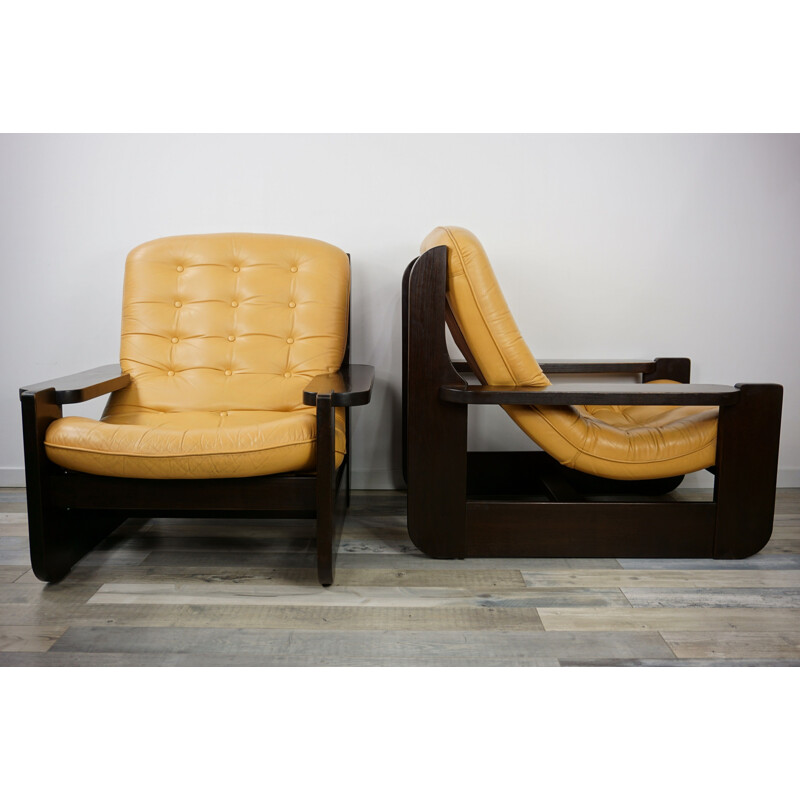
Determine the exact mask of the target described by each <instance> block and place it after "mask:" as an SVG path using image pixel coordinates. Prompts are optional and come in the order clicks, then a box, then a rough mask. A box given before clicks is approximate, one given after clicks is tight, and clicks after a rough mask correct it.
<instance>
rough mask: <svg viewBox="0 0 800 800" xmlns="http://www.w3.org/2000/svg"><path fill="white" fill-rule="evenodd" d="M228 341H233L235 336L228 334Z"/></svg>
mask: <svg viewBox="0 0 800 800" xmlns="http://www.w3.org/2000/svg"><path fill="white" fill-rule="evenodd" d="M228 341H229V342H235V341H236V337H235V336H229V337H228Z"/></svg>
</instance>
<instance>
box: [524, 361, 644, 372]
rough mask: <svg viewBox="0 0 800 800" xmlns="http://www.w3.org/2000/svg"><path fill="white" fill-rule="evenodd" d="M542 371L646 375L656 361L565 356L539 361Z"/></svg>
mask: <svg viewBox="0 0 800 800" xmlns="http://www.w3.org/2000/svg"><path fill="white" fill-rule="evenodd" d="M539 366H540V367H541V368H542V372H544V373H545V374H546V375H556V374H563V375H567V374H579V373H598V372H617V373H629V372H630V373H642V374H643V375H646V374H647V373H649V372H653V371H654V370H655V368H656V363H655V361H651V360H636V359H627V358H623V359H609V358H600V359H591V358H583V359H582V358H578V359H569V358H565V359H562V360H561V361H550V360H544V361H539Z"/></svg>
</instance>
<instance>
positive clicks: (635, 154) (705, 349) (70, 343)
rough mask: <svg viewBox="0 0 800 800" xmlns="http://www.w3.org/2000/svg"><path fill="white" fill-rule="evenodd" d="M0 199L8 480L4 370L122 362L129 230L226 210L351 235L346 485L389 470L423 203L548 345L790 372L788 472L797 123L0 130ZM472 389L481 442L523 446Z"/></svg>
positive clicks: (248, 226)
mask: <svg viewBox="0 0 800 800" xmlns="http://www.w3.org/2000/svg"><path fill="white" fill-rule="evenodd" d="M0 214H2V216H1V217H0V219H1V220H2V223H0V224H1V225H2V237H1V238H0V270H2V272H1V275H2V283H1V284H0V289H1V290H2V295H1V296H2V307H1V310H2V314H0V326H2V327H1V332H2V364H1V366H2V370H0V375H1V376H2V377H1V378H0V380H1V381H2V383H1V384H0V485H21V484H22V482H23V480H24V476H23V472H22V464H23V457H22V437H21V430H20V411H19V401H18V387H19V386H21V385H23V384H25V383H30V382H36V381H40V380H44V379H47V378H52V377H57V376H59V375H65V374H69V373H71V372H76V371H80V370H83V369H88V368H89V367H92V366H96V365H99V364H104V363H109V362H113V361H115V360H117V358H118V343H119V342H118V340H119V328H120V300H121V288H122V277H123V265H124V261H125V256H126V254H127V252H128V251H129V250H130V249H131V248H133V247H134V246H135V245H137V244H139V243H141V242H143V241H147V240H149V239H154V238H157V237H159V236H167V235H172V234H181V233H203V232H222V231H254V232H274V233H286V234H296V235H302V236H312V237H315V238H318V239H324V240H326V241H329V242H331V243H333V244H335V245H337V246H339V247H341V248H342V249H344V250H347V251H348V252H350V253H351V254H352V264H353V319H352V328H353V346H352V356H353V360H354V361H356V362H365V363H372V364H374V365H375V367H376V388H375V393H374V398H373V402H372V403H371V405H369V406H367V407H366V408H364V409H359V410H356V412H355V413H354V428H355V442H356V447H355V450H354V454H353V468H354V485H355V486H356V487H357V488H358V487H362V488H363V487H370V488H379V487H392V486H396V485H399V484H398V481H399V463H400V461H399V459H400V439H399V414H400V279H401V275H402V272H403V269H404V268H405V266H406V264H407V263H408V261H409V260H410V259H411V258H412V257H414V256H415V255H416V253H417V252H418V247H419V243H420V241H421V240H422V238H423V237H424V236H425V235H426V234H427V233H428V232H429V231H430V229H431V228H433V227H434V226H436V225H440V224H455V225H462V226H464V227H467V228H470V229H472V230H473V231H474V232H475V233H476V234H477V235H478V236H479V237H480V238H481V240H482V241H483V243H484V246H485V247H486V249H487V252H488V253H489V255H490V257H491V258H492V261H493V263H494V266H495V270H496V271H497V273H498V276H499V278H500V281H501V283H502V286H503V288H504V291H505V293H506V296H507V298H508V300H509V304H510V305H511V308H512V310H513V311H514V313H515V315H516V316H517V320H518V323H519V325H520V328H521V329H522V332H523V334H524V335H525V337H526V339H527V341H528V343H529V344H530V346H531V349H532V350H533V352H534V353H535V354H537V355H539V356H541V357H552V358H555V357H564V358H602V357H616V358H618V357H653V356H690V357H691V358H692V363H693V379H694V380H695V381H698V382H715V383H734V382H740V381H776V382H780V383H783V384H784V387H785V399H784V417H783V436H782V443H781V461H780V463H781V473H780V483H781V485H784V486H798V485H800V419H798V401H800V367H799V366H798V356H797V348H798V346H799V345H800V321H799V317H800V314H799V313H798V302H799V301H800V291H799V290H800V136H769V135H449V134H447V135H249V134H248V135H5V136H0ZM101 409H102V401H92V402H91V403H88V404H85V406H84V407H81V406H74V407H72V408H71V409H70V410H69V412H68V413H79V414H87V415H89V416H93V415H94V416H96V415H98V414H99V412H100V411H101ZM481 411H482V412H485V413H481V414H480V415H479V416H478V417H477V418H476V419H475V420H474V425H473V429H472V430H471V437H472V439H473V444H474V445H475V446H482V447H485V448H491V447H516V446H524V442H523V440H522V439H523V437H522V434H521V433H520V434H518V433H517V430H516V428H515V427H514V426H513V424H512V423H510V422H509V421H508V420H507V419H506V418H505V417H504V415H503V413H502V412H501V411H498V410H495V409H482V410H481ZM471 413H472V412H471Z"/></svg>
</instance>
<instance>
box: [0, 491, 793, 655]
mask: <svg viewBox="0 0 800 800" xmlns="http://www.w3.org/2000/svg"><path fill="white" fill-rule="evenodd" d="M687 492H689V493H690V490H681V494H683V495H685V494H686V493H687ZM700 494H701V493H698V496H700ZM27 548H28V543H27V532H26V516H25V504H24V494H23V493H21V492H20V490H0V666H3V665H5V666H546V667H555V666H692V667H697V666H776V665H783V666H800V489H782V490H779V492H778V500H777V506H776V515H775V530H774V533H773V537H772V539H771V541H770V542H769V544H768V545H767V547H766V548H765V549H764V551H762V552H761V553H759V554H758V555H756V556H754V557H752V558H749V559H746V560H744V561H714V560H711V559H684V560H681V559H621V560H616V559H597V558H594V559H575V558H570V559H556V558H552V559H534V558H524V559H505V558H502V559H489V558H483V559H467V560H458V559H452V560H441V559H432V558H429V557H427V556H425V555H423V554H421V553H420V552H419V551H418V550H417V549H416V548H415V547H414V545H413V544H412V543H411V541H410V540H409V538H408V534H407V530H406V523H405V496H404V495H403V494H401V493H395V492H360V493H354V495H353V500H352V507H351V510H350V514H349V516H348V520H347V523H346V525H345V528H344V530H343V533H342V539H341V544H340V551H339V557H338V562H337V563H338V569H337V573H336V583H335V584H334V585H333V586H331V587H330V588H328V589H325V588H322V587H321V586H320V585H319V582H318V581H317V576H316V562H315V543H314V527H313V521H302V520H288V521H280V520H275V521H254V520H246V519H243V520H235V519H234V520H213V519H197V520H195V519H152V520H131V521H129V522H128V523H126V524H125V525H124V526H122V528H121V529H120V530H118V531H117V532H116V533H115V534H113V535H112V537H110V538H109V539H108V540H107V541H105V542H103V543H102V545H101V546H100V547H99V548H97V549H96V550H95V551H93V552H91V553H89V554H88V555H87V556H86V557H84V558H83V559H82V561H81V562H79V564H78V565H77V566H76V567H75V568H74V569H73V570H72V572H71V573H70V574H69V575H68V576H67V577H66V578H65V579H64V580H63V581H61V582H60V583H58V584H54V585H47V584H43V583H41V582H40V581H39V580H37V579H36V577H35V576H34V575H33V573H32V571H31V569H30V561H29V558H28V552H27Z"/></svg>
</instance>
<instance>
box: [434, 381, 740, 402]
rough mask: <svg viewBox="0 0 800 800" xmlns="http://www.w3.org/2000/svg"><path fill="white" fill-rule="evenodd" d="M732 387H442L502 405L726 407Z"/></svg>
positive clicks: (458, 398)
mask: <svg viewBox="0 0 800 800" xmlns="http://www.w3.org/2000/svg"><path fill="white" fill-rule="evenodd" d="M738 395H739V389H738V388H736V387H735V386H717V385H714V384H706V383H634V384H618V383H586V384H573V385H571V386H560V385H559V386H554V385H551V386H543V387H542V388H538V389H537V388H533V387H530V386H463V385H461V386H456V385H450V386H442V387H441V388H440V389H439V397H440V398H441V399H442V400H445V401H447V402H448V403H462V404H469V405H504V406H569V405H584V404H585V405H631V406H728V405H734V404H735V403H736V402H737V400H738Z"/></svg>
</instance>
